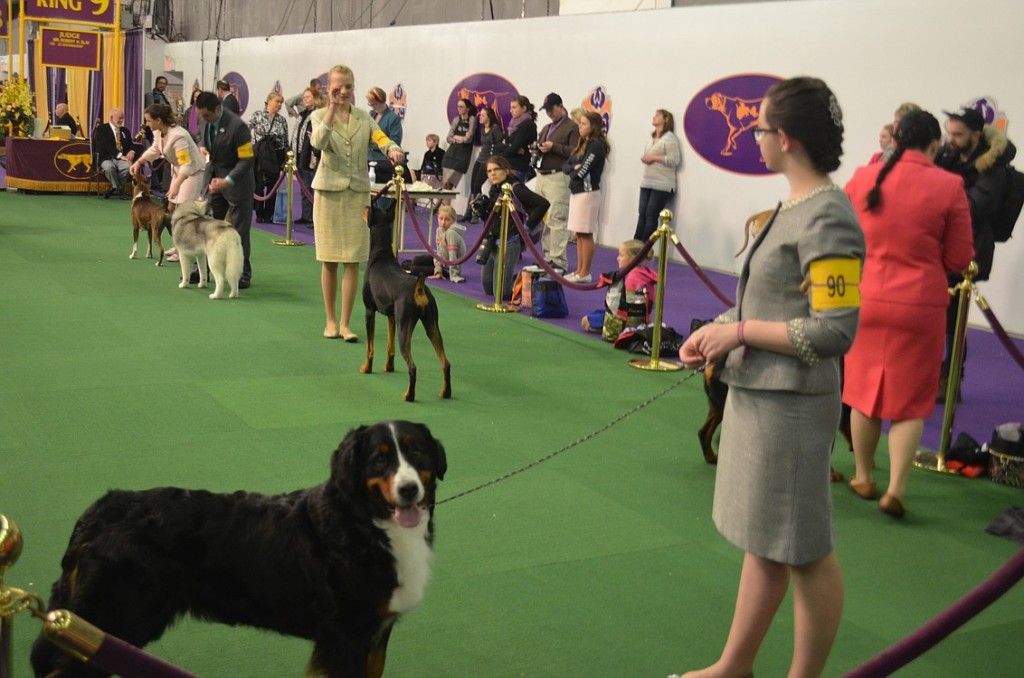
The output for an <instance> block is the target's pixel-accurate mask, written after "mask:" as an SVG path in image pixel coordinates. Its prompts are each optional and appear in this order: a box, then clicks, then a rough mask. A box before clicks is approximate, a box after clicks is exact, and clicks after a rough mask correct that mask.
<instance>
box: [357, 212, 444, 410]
mask: <svg viewBox="0 0 1024 678" xmlns="http://www.w3.org/2000/svg"><path fill="white" fill-rule="evenodd" d="M363 219H364V220H365V221H366V225H367V227H369V229H370V257H369V259H368V260H367V262H366V273H365V274H364V278H363V305H364V306H365V307H366V362H365V363H364V364H363V366H362V367H360V368H359V371H360V372H362V373H364V374H369V373H370V372H372V371H373V332H374V325H375V322H376V317H377V315H376V314H377V313H381V314H383V315H386V316H387V318H388V346H387V358H386V359H385V361H384V371H385V372H393V371H394V370H395V327H396V325H397V327H398V349H399V351H401V353H402V358H404V359H405V364H406V365H407V366H408V367H409V389H408V390H407V391H406V392H405V396H404V399H405V400H406V401H407V402H412V401H413V400H415V399H416V363H415V362H413V359H412V331H413V330H414V329H415V328H416V323H417V321H421V322H422V323H423V329H424V330H426V332H427V336H428V337H430V343H431V344H433V346H434V351H435V352H436V353H437V357H438V359H439V360H440V361H441V372H442V374H443V375H444V376H443V379H444V383H443V384H442V386H441V392H440V394H439V395H440V397H442V398H451V397H452V382H451V377H452V366H451V363H450V362H448V356H447V355H445V352H444V341H443V340H442V339H441V328H440V327H439V326H438V322H437V317H438V314H437V302H436V301H434V295H432V294H431V293H430V288H429V287H427V284H426V279H425V278H426V276H423V275H419V276H417V277H413V276H411V275H409V274H408V273H406V272H405V270H403V269H402V267H401V265H399V263H398V260H397V259H395V254H394V252H393V251H392V249H391V242H392V235H391V230H392V225H393V219H391V218H390V217H389V216H388V212H386V211H384V210H382V209H380V208H379V207H367V208H366V211H365V212H364V213H363Z"/></svg>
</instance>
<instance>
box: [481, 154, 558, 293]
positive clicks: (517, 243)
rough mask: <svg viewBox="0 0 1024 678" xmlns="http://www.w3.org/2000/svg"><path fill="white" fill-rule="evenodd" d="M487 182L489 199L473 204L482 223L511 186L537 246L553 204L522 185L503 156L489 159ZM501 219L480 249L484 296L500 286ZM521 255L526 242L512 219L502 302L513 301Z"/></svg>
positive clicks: (495, 218)
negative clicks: (513, 286)
mask: <svg viewBox="0 0 1024 678" xmlns="http://www.w3.org/2000/svg"><path fill="white" fill-rule="evenodd" d="M487 180H488V181H490V182H491V190H490V193H489V194H488V196H487V198H485V199H482V200H477V201H475V202H474V204H473V207H474V209H475V210H476V212H477V215H478V216H479V217H480V218H481V219H483V220H486V219H487V218H488V217H489V216H490V213H491V210H492V209H493V208H494V205H496V204H497V203H498V201H499V200H501V186H502V184H511V185H512V195H513V196H514V197H515V199H516V200H518V201H519V204H520V205H521V206H522V208H523V210H525V211H526V223H525V224H524V226H525V227H526V230H527V231H529V233H530V239H531V240H533V241H534V242H537V241H538V240H540V234H541V233H542V232H543V230H544V222H543V221H542V219H543V218H544V215H545V214H546V213H547V211H548V207H550V206H551V204H550V203H549V202H548V201H547V200H545V199H544V197H543V196H541V195H538V194H536V193H534V192H533V191H531V190H530V189H529V188H527V187H526V185H525V184H524V183H522V182H521V181H519V179H518V178H516V176H515V174H514V173H513V172H512V166H511V165H510V164H509V162H508V160H507V159H506V158H505V157H503V156H500V155H492V156H491V157H490V158H488V160H487ZM499 219H500V215H495V217H494V220H493V221H492V222H491V228H490V231H489V232H488V235H487V237H486V238H485V239H484V243H483V245H482V246H481V247H480V253H479V254H478V255H477V258H476V261H477V263H478V264H483V267H484V268H483V271H482V272H481V274H480V282H481V284H482V285H483V290H484V294H494V289H495V288H496V287H497V285H498V266H497V259H498V257H497V252H498V238H499V237H500V235H501V222H500V221H499ZM522 252H523V241H522V238H521V237H520V235H519V230H518V229H517V228H516V227H515V223H514V222H513V221H512V219H511V216H510V218H509V227H508V242H507V243H506V246H505V284H504V287H503V289H502V299H511V298H512V283H513V282H514V281H515V276H514V275H513V270H512V269H513V267H514V266H515V264H516V262H517V261H519V257H520V255H522Z"/></svg>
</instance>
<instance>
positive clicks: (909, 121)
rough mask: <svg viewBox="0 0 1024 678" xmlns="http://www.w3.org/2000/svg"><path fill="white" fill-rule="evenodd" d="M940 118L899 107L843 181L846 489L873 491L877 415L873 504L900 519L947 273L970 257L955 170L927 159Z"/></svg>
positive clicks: (938, 347)
mask: <svg viewBox="0 0 1024 678" xmlns="http://www.w3.org/2000/svg"><path fill="white" fill-rule="evenodd" d="M940 137H941V133H940V129H939V123H938V121H937V120H936V119H935V117H934V116H933V115H931V114H930V113H928V112H927V111H915V112H912V113H908V114H907V115H906V116H904V117H903V119H902V120H901V121H900V124H899V127H898V128H897V129H896V135H895V144H896V151H895V153H893V155H892V157H891V158H889V160H888V161H886V162H885V163H875V164H873V165H868V166H866V167H861V168H860V169H858V170H857V171H856V173H854V175H853V178H852V179H851V180H850V182H849V183H848V184H847V185H846V193H847V195H849V197H850V201H851V202H852V203H853V207H854V209H856V210H857V217H858V218H859V220H860V224H861V227H862V228H863V229H864V240H865V243H866V246H867V254H866V257H865V260H864V272H863V275H862V277H861V281H862V282H861V285H860V292H861V304H862V305H861V309H860V326H859V327H858V329H857V338H856V339H855V340H854V342H853V346H852V348H851V349H850V352H849V353H847V354H846V371H845V385H844V388H843V402H844V403H846V404H847V405H849V406H850V407H852V408H853V413H852V417H851V429H852V433H853V454H854V458H855V461H856V466H857V470H856V475H855V476H854V477H853V479H852V480H850V488H851V489H852V490H853V491H854V492H856V493H857V494H858V495H860V496H861V497H863V498H864V499H874V498H875V497H876V496H877V489H876V485H875V483H874V482H873V481H872V479H871V469H872V467H873V466H874V460H875V449H876V447H877V446H878V440H879V437H880V436H881V430H882V427H881V425H882V420H883V419H888V420H890V421H891V422H892V425H891V428H890V430H889V487H888V488H887V490H886V492H885V494H884V495H883V496H882V499H881V500H880V501H879V504H878V505H879V508H880V509H881V510H882V511H884V512H885V513H887V514H889V515H891V516H893V517H895V518H900V517H902V516H903V513H904V508H903V501H904V497H905V494H906V488H907V477H908V475H909V472H910V467H911V464H912V462H913V461H914V455H915V454H916V452H917V446H918V444H919V443H920V442H921V432H922V430H923V428H924V419H925V418H926V417H928V416H929V415H930V414H931V413H932V410H934V408H935V389H936V386H937V385H938V383H939V367H940V364H941V362H942V353H943V347H944V336H945V334H944V333H945V326H946V305H947V304H948V303H949V294H948V293H947V291H946V289H947V288H946V273H947V272H953V271H960V270H963V269H964V268H966V267H967V266H968V264H970V261H971V258H972V257H973V256H974V247H973V244H972V242H973V240H972V236H971V214H970V208H969V207H968V203H967V196H966V194H965V193H964V188H963V181H962V179H961V178H960V177H958V176H956V175H954V174H950V173H949V172H946V171H944V170H942V169H939V168H938V167H936V166H935V165H934V164H933V163H932V160H933V158H934V157H935V153H936V151H937V150H938V148H939V140H940Z"/></svg>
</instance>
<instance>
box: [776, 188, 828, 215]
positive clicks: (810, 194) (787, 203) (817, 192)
mask: <svg viewBox="0 0 1024 678" xmlns="http://www.w3.org/2000/svg"><path fill="white" fill-rule="evenodd" d="M838 190H839V186H838V184H834V183H832V182H831V181H830V182H828V183H827V184H822V185H821V186H818V187H817V188H815V189H812V190H810V191H808V192H807V193H804V194H803V195H801V196H800V197H799V198H793V199H792V200H786V201H785V202H783V203H782V206H781V207H780V208H779V210H780V211H785V210H789V209H793V208H794V207H796V206H797V205H800V204H803V203H805V202H807V201H808V200H810V199H811V198H813V197H814V196H816V195H821V194H822V193H828V192H829V191H838Z"/></svg>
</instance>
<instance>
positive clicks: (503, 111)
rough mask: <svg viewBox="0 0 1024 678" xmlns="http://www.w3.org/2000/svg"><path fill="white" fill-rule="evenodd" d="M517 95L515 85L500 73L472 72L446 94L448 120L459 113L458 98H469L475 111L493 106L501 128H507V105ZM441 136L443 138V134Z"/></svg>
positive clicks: (508, 117)
mask: <svg viewBox="0 0 1024 678" xmlns="http://www.w3.org/2000/svg"><path fill="white" fill-rule="evenodd" d="M517 96H519V90H518V89H516V86H515V85H513V84H512V83H511V82H509V81H508V80H506V79H505V78H503V77H501V76H500V75H498V74H496V73H474V74H473V75H470V76H467V77H465V78H463V79H462V80H460V81H459V82H458V83H456V85H455V87H453V88H452V92H451V94H449V95H448V121H449V122H451V121H452V120H454V119H455V116H457V115H458V114H459V109H458V108H457V106H458V104H459V99H469V100H470V101H472V102H473V105H474V106H476V110H477V111H479V110H480V109H481V107H483V106H487V107H490V108H493V109H494V112H495V113H497V114H498V117H499V118H500V119H501V127H502V129H508V124H509V122H510V121H511V120H512V114H511V113H509V111H508V106H509V104H511V103H512V100H513V99H515V98H516V97H517ZM441 138H444V134H442V135H441Z"/></svg>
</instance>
